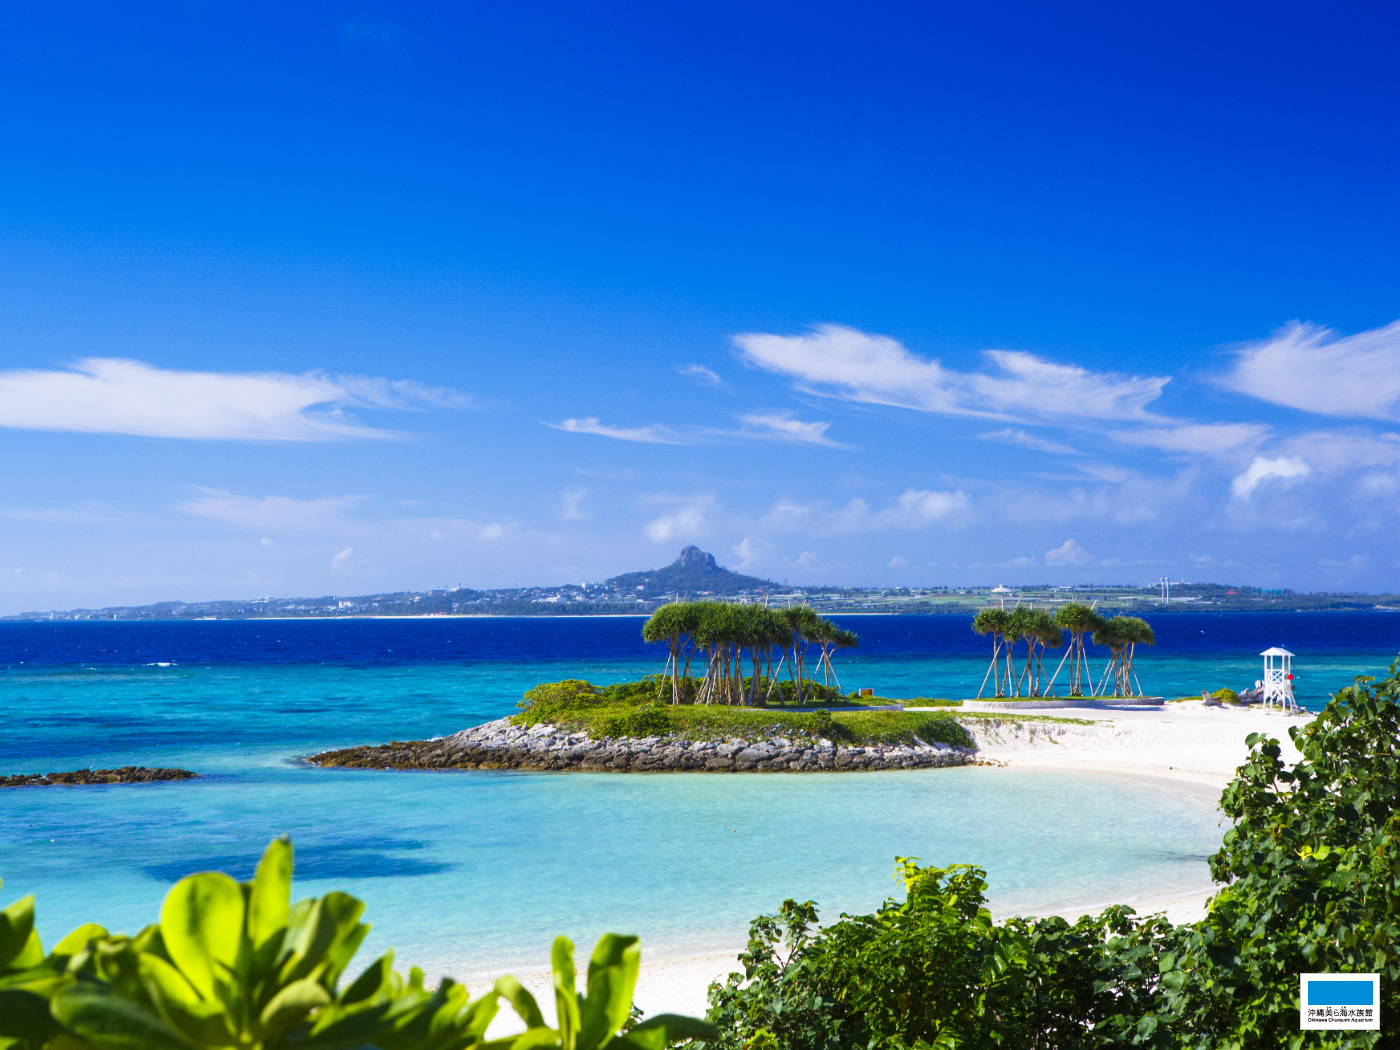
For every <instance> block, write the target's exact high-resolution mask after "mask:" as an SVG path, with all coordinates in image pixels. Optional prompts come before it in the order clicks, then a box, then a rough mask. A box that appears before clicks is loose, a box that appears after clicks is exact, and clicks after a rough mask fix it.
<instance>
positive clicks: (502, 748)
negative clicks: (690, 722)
mask: <svg viewBox="0 0 1400 1050" xmlns="http://www.w3.org/2000/svg"><path fill="white" fill-rule="evenodd" d="M976 760H977V757H976V753H975V752H974V751H972V750H969V749H964V748H958V747H952V746H950V745H948V744H939V743H930V744H912V745H905V744H874V745H866V746H854V745H852V746H847V745H845V744H836V743H833V742H832V741H830V740H807V739H801V738H787V737H774V738H772V739H770V740H764V741H761V742H758V743H749V742H745V741H741V740H722V741H711V740H703V741H697V740H680V739H677V738H674V737H659V736H650V737H617V738H614V737H605V738H603V739H601V740H595V739H593V738H592V737H590V736H588V734H586V733H569V732H565V731H564V730H561V729H559V728H558V727H556V726H552V725H545V724H541V725H537V726H532V727H530V728H528V729H527V728H524V727H521V726H515V725H512V724H511V723H510V721H509V720H508V719H504V718H502V719H498V720H497V721H494V722H487V723H486V724H484V725H479V726H473V727H472V728H471V729H464V730H462V731H461V732H460V733H453V734H452V735H451V736H447V737H441V738H439V739H436V740H412V741H406V742H399V741H394V742H392V743H389V744H378V745H365V746H361V747H350V748H345V749H344V750H341V751H325V752H322V753H321V754H319V755H312V756H311V757H310V758H309V759H308V761H309V762H311V763H312V764H313V765H318V766H341V767H346V768H352V769H528V770H554V771H563V770H590V771H594V772H613V773H661V772H696V773H769V772H771V773H777V772H820V771H824V770H838V771H846V770H852V771H854V770H875V769H926V768H932V767H935V766H962V765H967V764H969V763H972V762H975V761H976Z"/></svg>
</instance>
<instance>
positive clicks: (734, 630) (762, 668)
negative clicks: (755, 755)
mask: <svg viewBox="0 0 1400 1050" xmlns="http://www.w3.org/2000/svg"><path fill="white" fill-rule="evenodd" d="M642 637H643V639H645V640H646V641H648V642H653V643H662V644H665V646H666V648H667V653H668V656H667V659H666V671H665V673H663V674H662V676H661V692H660V693H658V697H659V696H660V695H662V694H664V692H665V690H666V684H667V679H668V678H669V679H670V685H671V702H672V703H681V702H686V703H689V702H691V701H692V700H693V701H695V702H698V703H707V704H708V703H723V704H729V703H747V704H752V705H757V704H760V703H763V702H765V701H766V700H767V699H768V697H769V696H770V695H771V694H772V691H773V689H774V687H775V686H776V684H777V677H778V676H777V674H776V673H775V670H774V666H773V662H774V658H775V656H778V655H779V654H782V662H787V660H788V653H789V651H790V652H791V657H792V659H791V667H790V674H791V675H792V677H793V679H794V683H795V691H796V694H797V698H798V700H801V699H802V698H803V695H804V688H803V687H804V685H805V684H806V683H807V682H810V681H812V678H811V676H809V675H808V672H807V653H808V650H809V649H810V648H811V647H812V646H813V645H818V646H820V648H821V655H820V657H819V658H818V659H819V666H820V667H821V669H822V673H823V675H824V677H825V679H826V681H828V682H830V681H831V680H833V679H835V680H836V683H837V687H838V688H839V687H840V680H839V679H836V668H835V667H834V666H833V664H832V662H831V656H832V653H833V652H834V651H835V650H837V649H844V648H849V647H851V646H854V645H855V644H856V643H857V638H856V636H855V635H854V634H853V633H852V632H850V631H846V630H843V629H842V628H840V627H837V626H836V625H835V624H834V623H832V622H831V621H829V620H824V619H822V618H821V617H820V616H818V615H817V614H816V613H815V612H814V611H813V610H812V609H810V608H809V607H807V606H796V607H794V608H791V609H783V610H781V611H778V610H773V609H769V608H767V607H766V606H761V605H736V604H731V603H729V602H673V603H671V604H669V605H663V606H662V607H661V608H659V609H657V610H656V611H655V612H654V613H652V615H651V618H650V619H648V620H647V622H646V624H645V625H644V626H643V627H642ZM697 652H700V653H703V654H704V666H705V675H704V679H703V680H702V681H701V683H700V684H699V686H698V688H697V687H695V686H694V685H692V684H691V679H690V666H691V660H692V659H693V657H694V656H695V654H696V653H697ZM682 657H684V661H685V663H684V670H683V671H682V670H681V660H682ZM746 659H747V661H748V665H749V671H750V674H749V683H748V685H747V687H746V686H745V684H744V677H745V675H744V662H745V660H746ZM780 669H781V668H779V670H780ZM682 679H684V680H685V681H686V685H685V686H684V687H682V686H681V684H680V683H681V680H682ZM765 680H766V682H767V691H766V692H765V691H764V682H765Z"/></svg>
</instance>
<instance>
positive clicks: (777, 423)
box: [545, 412, 848, 448]
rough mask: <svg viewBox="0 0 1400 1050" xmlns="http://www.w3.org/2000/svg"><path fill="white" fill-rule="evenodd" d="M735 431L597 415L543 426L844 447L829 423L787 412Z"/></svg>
mask: <svg viewBox="0 0 1400 1050" xmlns="http://www.w3.org/2000/svg"><path fill="white" fill-rule="evenodd" d="M735 418H736V419H738V421H739V423H740V424H741V426H740V428H739V429H738V430H721V429H719V428H718V427H697V426H684V427H673V426H668V425H666V424H664V423H652V424H648V425H647V426H641V427H614V426H608V425H607V424H605V423H601V422H599V420H598V417H597V416H585V417H584V418H582V419H566V420H564V422H562V423H545V426H547V427H553V428H554V429H555V430H564V431H567V432H568V433H570V434H594V435H597V436H598V437H606V438H613V439H614V440H617V441H635V442H640V443H642V444H647V445H704V444H713V443H714V442H717V441H726V440H736V439H737V440H754V439H757V440H761V441H786V442H791V443H792V444H796V445H820V446H822V447H824V448H847V447H848V446H846V445H843V444H841V443H840V442H838V441H833V440H832V439H831V438H829V437H827V436H826V432H827V430H828V429H829V428H830V426H831V424H830V423H823V422H816V421H814V422H808V421H806V420H802V419H794V418H793V417H792V415H791V414H789V413H787V412H767V413H759V412H755V413H751V414H749V415H746V416H736V417H735Z"/></svg>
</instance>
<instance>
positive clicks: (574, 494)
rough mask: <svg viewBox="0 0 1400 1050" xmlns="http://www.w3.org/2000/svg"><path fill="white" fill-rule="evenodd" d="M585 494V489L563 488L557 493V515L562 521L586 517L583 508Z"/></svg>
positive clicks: (578, 519) (579, 519)
mask: <svg viewBox="0 0 1400 1050" xmlns="http://www.w3.org/2000/svg"><path fill="white" fill-rule="evenodd" d="M587 496H588V490H587V489H565V490H564V491H563V492H561V493H559V517H560V518H562V519H563V520H564V521H583V520H584V519H585V518H587V517H588V514H587V512H586V511H585V510H584V509H583V501H584V499H585V498H587Z"/></svg>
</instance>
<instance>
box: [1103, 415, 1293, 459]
mask: <svg viewBox="0 0 1400 1050" xmlns="http://www.w3.org/2000/svg"><path fill="white" fill-rule="evenodd" d="M1268 435H1269V428H1268V427H1267V426H1264V425H1263V424H1261V423H1182V424H1180V425H1178V426H1171V427H1149V428H1146V429H1143V430H1115V431H1113V432H1112V433H1111V434H1110V435H1109V436H1110V437H1112V438H1113V439H1114V440H1115V441H1121V442H1122V443H1123V444H1125V445H1140V446H1142V447H1145V448H1155V449H1160V450H1161V451H1163V452H1190V453H1204V454H1206V455H1211V456H1223V457H1226V458H1229V457H1231V456H1237V455H1240V454H1242V453H1243V454H1246V455H1247V454H1248V453H1250V452H1252V451H1253V450H1254V449H1256V448H1258V447H1259V444H1260V442H1262V441H1263V440H1264V439H1265V438H1266V437H1268Z"/></svg>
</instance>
